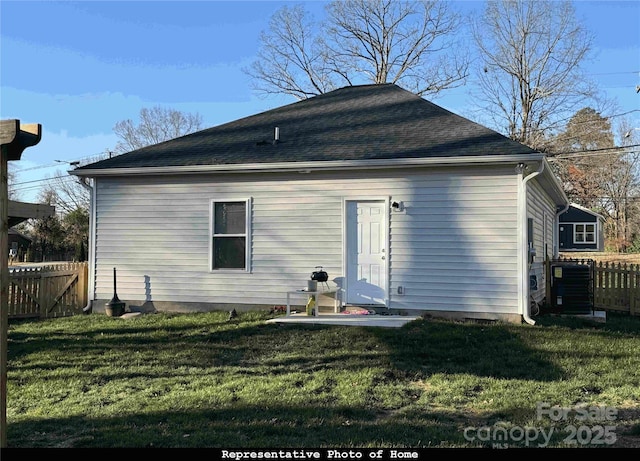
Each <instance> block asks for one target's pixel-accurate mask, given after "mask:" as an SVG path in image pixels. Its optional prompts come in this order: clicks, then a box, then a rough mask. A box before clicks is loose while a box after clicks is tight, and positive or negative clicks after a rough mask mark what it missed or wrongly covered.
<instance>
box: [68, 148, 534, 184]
mask: <svg viewBox="0 0 640 461" xmlns="http://www.w3.org/2000/svg"><path fill="white" fill-rule="evenodd" d="M543 159H544V155H543V154H540V153H528V154H513V155H482V156H473V157H471V156H466V157H433V158H401V159H382V160H335V161H311V162H277V163H244V164H232V165H185V166H162V167H131V168H94V169H76V170H71V171H69V173H70V174H72V175H75V176H82V177H90V178H92V177H98V176H138V175H139V176H143V175H144V176H155V175H168V174H173V175H175V174H194V173H275V172H291V171H298V172H304V173H307V172H312V171H331V170H347V169H380V168H387V169H388V168H406V167H412V166H454V165H478V164H484V165H489V164H493V165H496V164H512V163H514V162H516V163H522V162H537V161H540V160H543Z"/></svg>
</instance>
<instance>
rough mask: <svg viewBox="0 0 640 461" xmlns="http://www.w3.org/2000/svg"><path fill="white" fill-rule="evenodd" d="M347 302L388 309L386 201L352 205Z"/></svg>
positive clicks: (349, 221) (348, 229)
mask: <svg viewBox="0 0 640 461" xmlns="http://www.w3.org/2000/svg"><path fill="white" fill-rule="evenodd" d="M346 212H347V219H346V221H347V229H346V236H347V248H346V254H347V264H346V269H347V271H346V272H347V273H346V278H347V280H346V285H347V286H346V291H347V292H346V302H347V304H356V305H383V306H384V305H386V299H387V248H386V244H387V220H386V219H385V216H386V201H383V200H372V201H369V200H358V201H348V202H347V206H346Z"/></svg>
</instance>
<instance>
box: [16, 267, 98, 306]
mask: <svg viewBox="0 0 640 461" xmlns="http://www.w3.org/2000/svg"><path fill="white" fill-rule="evenodd" d="M87 275H88V264H87V263H86V262H83V263H63V264H54V265H50V266H39V267H28V268H20V267H17V268H11V270H10V272H9V318H26V317H39V318H50V317H65V316H70V315H76V314H79V313H82V309H83V308H84V307H85V306H86V305H87V280H88V277H87Z"/></svg>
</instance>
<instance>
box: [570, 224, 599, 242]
mask: <svg viewBox="0 0 640 461" xmlns="http://www.w3.org/2000/svg"><path fill="white" fill-rule="evenodd" d="M573 242H574V243H595V242H596V225H595V224H576V225H575V226H574V231H573Z"/></svg>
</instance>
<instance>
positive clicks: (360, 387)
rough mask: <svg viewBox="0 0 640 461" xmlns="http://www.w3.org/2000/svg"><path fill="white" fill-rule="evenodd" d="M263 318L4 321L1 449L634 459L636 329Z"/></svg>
mask: <svg viewBox="0 0 640 461" xmlns="http://www.w3.org/2000/svg"><path fill="white" fill-rule="evenodd" d="M270 317H272V315H271V314H269V313H266V312H247V313H241V314H240V315H239V318H237V319H235V320H233V321H229V320H228V314H227V313H226V312H214V313H199V314H153V315H144V316H140V317H136V318H131V319H121V318H112V317H108V316H105V315H101V314H92V315H83V316H76V317H68V318H60V319H53V320H42V321H11V322H10V328H9V352H8V353H9V363H8V390H7V421H8V430H7V444H8V447H9V448H12V447H16V448H17V447H31V448H40V447H44V448H52V447H75V448H96V447H105V448H110V447H139V448H142V447H174V448H186V447H197V448H207V447H217V448H225V447H226V448H229V447H236V448H302V447H316V448H327V447H332V448H338V447H339V448H348V447H351V448H355V447H358V448H421V447H438V448H464V447H490V446H492V445H493V444H494V443H495V442H496V439H495V437H493V436H491V437H489V438H488V437H487V436H485V435H486V434H494V433H496V431H498V430H502V431H506V432H507V433H508V438H507V443H508V446H510V447H525V446H538V445H539V444H543V443H544V440H543V439H542V437H537V438H536V439H532V440H529V441H526V440H524V439H523V438H522V437H520V434H522V432H521V431H520V432H519V430H520V429H524V428H529V429H530V430H531V428H533V429H534V430H536V431H540V430H545V431H547V433H548V432H549V431H550V430H552V431H553V437H552V438H551V440H550V441H549V442H548V443H546V444H544V445H543V446H549V447H563V446H578V447H602V446H606V447H608V446H613V447H622V446H627V447H628V446H635V447H640V319H639V318H632V317H628V316H623V315H620V316H616V315H612V314H610V315H609V316H608V320H607V322H606V323H592V322H590V321H586V320H580V319H575V318H573V319H570V318H562V317H546V316H544V317H540V319H539V322H538V323H537V324H536V325H535V326H531V325H526V324H523V325H511V324H509V325H507V324H479V323H460V322H452V321H440V320H433V319H425V320H418V321H415V322H412V323H409V324H407V325H405V326H404V327H403V328H398V329H395V328H391V329H387V328H365V327H346V326H319V325H316V326H313V325H287V326H281V325H280V326H279V325H274V324H266V323H265V320H266V319H268V318H270ZM545 404H548V406H552V407H554V408H553V409H552V410H554V411H557V410H560V411H566V412H567V413H568V415H567V417H566V418H561V419H560V420H554V419H553V418H552V417H551V416H550V414H549V413H545V414H541V413H540V412H539V411H537V408H538V406H540V405H545ZM545 408H546V407H545ZM605 408H608V409H609V410H610V411H613V412H615V413H616V414H615V417H614V418H613V420H611V421H609V420H606V419H605V418H604V417H603V416H602V415H600V414H599V413H601V411H599V410H598V409H605ZM582 411H587V412H588V413H589V414H590V416H591V419H589V420H587V421H580V418H579V417H580V415H581V414H582V413H581V412H582ZM554 414H555V413H554ZM556 419H557V418H556ZM605 425H609V426H612V427H613V429H609V432H608V436H607V438H603V437H602V434H603V432H602V428H603V427H604V426H605ZM572 426H575V427H577V428H579V427H581V426H582V429H581V432H579V433H578V436H579V437H578V436H576V437H572V436H571V433H570V432H568V431H569V430H570V428H571V427H572ZM604 434H605V435H606V434H607V433H604ZM604 441H607V442H614V443H604Z"/></svg>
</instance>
